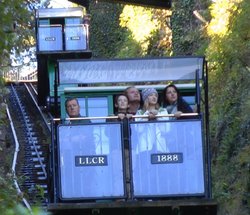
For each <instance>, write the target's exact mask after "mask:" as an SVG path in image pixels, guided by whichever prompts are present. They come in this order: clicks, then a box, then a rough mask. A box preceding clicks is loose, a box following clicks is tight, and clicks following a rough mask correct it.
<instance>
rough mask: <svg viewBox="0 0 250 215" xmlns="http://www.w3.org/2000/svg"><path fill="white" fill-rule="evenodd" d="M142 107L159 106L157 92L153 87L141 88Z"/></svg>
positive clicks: (156, 107)
mask: <svg viewBox="0 0 250 215" xmlns="http://www.w3.org/2000/svg"><path fill="white" fill-rule="evenodd" d="M141 94H142V100H143V108H144V109H145V110H147V109H148V108H149V107H152V106H154V107H155V109H158V108H159V104H158V92H157V90H156V89H154V88H146V89H143V90H142V92H141Z"/></svg>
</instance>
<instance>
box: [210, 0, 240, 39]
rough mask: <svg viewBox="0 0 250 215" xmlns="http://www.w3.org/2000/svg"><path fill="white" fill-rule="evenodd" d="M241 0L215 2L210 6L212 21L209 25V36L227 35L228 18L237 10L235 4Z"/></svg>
mask: <svg viewBox="0 0 250 215" xmlns="http://www.w3.org/2000/svg"><path fill="white" fill-rule="evenodd" d="M240 2H242V0H233V1H232V0H217V1H215V2H214V3H213V4H212V6H211V15H212V17H213V18H212V20H211V22H210V24H209V28H208V34H209V35H210V36H220V37H221V36H224V35H226V34H227V33H228V26H229V24H230V23H229V21H230V20H229V18H230V16H231V14H232V12H233V11H235V10H237V3H240Z"/></svg>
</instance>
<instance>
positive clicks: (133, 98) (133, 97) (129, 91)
mask: <svg viewBox="0 0 250 215" xmlns="http://www.w3.org/2000/svg"><path fill="white" fill-rule="evenodd" d="M124 94H125V95H126V96H127V97H128V100H129V103H133V102H138V103H140V102H141V95H140V92H139V90H138V89H137V88H136V87H134V86H131V87H128V88H126V89H125V91H124Z"/></svg>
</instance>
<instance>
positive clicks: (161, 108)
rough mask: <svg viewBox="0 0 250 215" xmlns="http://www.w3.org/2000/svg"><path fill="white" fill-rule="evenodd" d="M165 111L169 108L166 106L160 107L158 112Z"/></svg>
mask: <svg viewBox="0 0 250 215" xmlns="http://www.w3.org/2000/svg"><path fill="white" fill-rule="evenodd" d="M165 112H168V111H167V109H166V108H164V107H160V108H159V109H158V113H165Z"/></svg>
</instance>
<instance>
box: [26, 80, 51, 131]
mask: <svg viewBox="0 0 250 215" xmlns="http://www.w3.org/2000/svg"><path fill="white" fill-rule="evenodd" d="M24 86H25V88H26V89H27V91H28V92H29V94H30V97H31V98H32V101H33V102H34V104H35V106H36V108H37V110H38V111H39V113H40V115H41V117H42V119H43V121H44V122H45V124H46V128H47V129H48V130H49V131H51V127H50V126H49V123H48V121H47V120H46V119H45V117H44V114H43V113H42V110H41V108H40V107H39V106H38V104H37V102H36V99H35V98H34V96H33V94H32V92H31V91H30V89H29V87H28V86H27V84H26V83H24ZM30 87H31V88H32V90H34V92H35V94H36V95H37V92H36V89H35V88H34V86H33V85H32V84H31V83H30Z"/></svg>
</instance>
